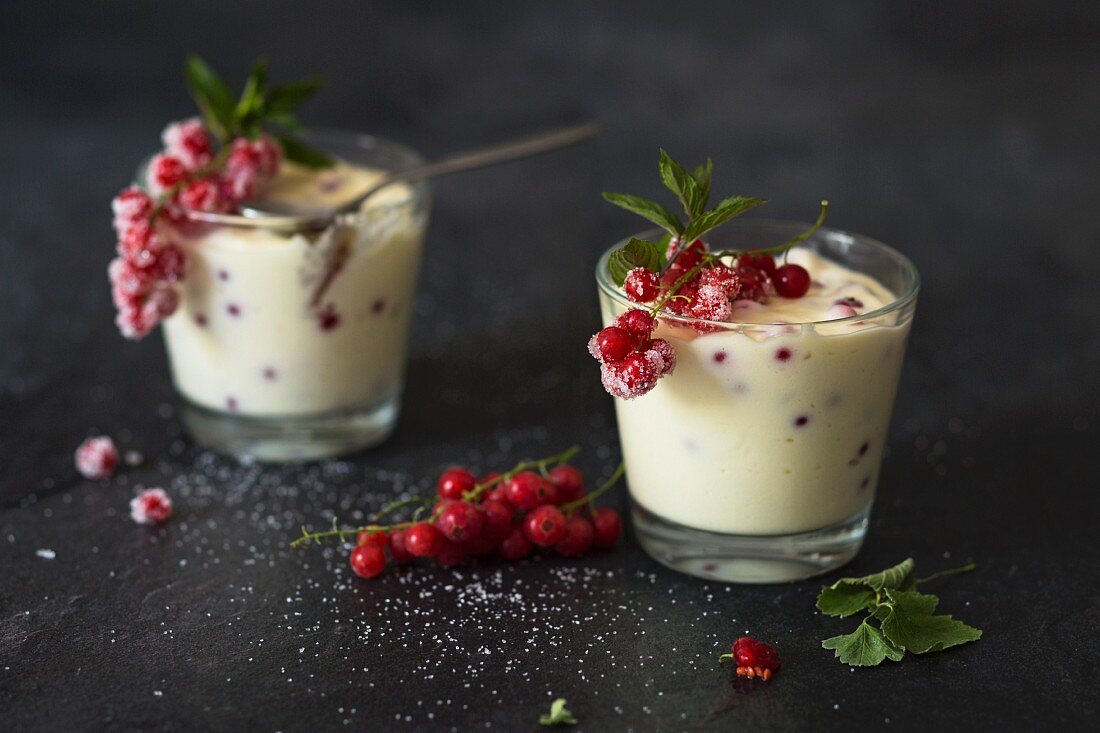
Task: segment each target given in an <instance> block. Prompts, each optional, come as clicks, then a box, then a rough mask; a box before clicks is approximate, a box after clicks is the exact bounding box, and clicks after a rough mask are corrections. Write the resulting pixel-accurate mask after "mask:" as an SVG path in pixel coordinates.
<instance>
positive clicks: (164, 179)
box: [148, 155, 187, 194]
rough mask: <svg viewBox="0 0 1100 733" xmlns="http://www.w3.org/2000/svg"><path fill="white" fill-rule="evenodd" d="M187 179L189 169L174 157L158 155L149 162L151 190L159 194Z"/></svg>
mask: <svg viewBox="0 0 1100 733" xmlns="http://www.w3.org/2000/svg"><path fill="white" fill-rule="evenodd" d="M185 178H187V167H186V166H184V164H183V163H182V162H181V161H180V159H179V158H176V157H175V156H172V155H157V156H155V157H154V158H153V159H152V160H151V161H149V173H148V179H149V188H150V189H151V190H152V191H153V192H154V193H157V194H160V193H164V192H165V191H167V190H168V189H170V188H172V186H175V185H176V184H177V183H181V182H182V181H183V180H184V179H185Z"/></svg>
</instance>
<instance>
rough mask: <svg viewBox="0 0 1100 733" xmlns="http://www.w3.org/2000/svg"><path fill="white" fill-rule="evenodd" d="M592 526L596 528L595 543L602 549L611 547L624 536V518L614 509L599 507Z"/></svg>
mask: <svg viewBox="0 0 1100 733" xmlns="http://www.w3.org/2000/svg"><path fill="white" fill-rule="evenodd" d="M592 526H593V528H594V529H595V530H596V536H595V538H594V544H595V545H596V547H599V548H600V549H607V548H608V547H611V546H612V545H614V544H615V543H616V542H618V541H619V538H620V537H622V536H623V520H622V518H621V517H619V513H618V512H617V511H615V510H614V509H609V508H607V507H602V508H600V509H597V510H596V515H595V516H594V517H592Z"/></svg>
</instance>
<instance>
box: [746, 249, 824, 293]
mask: <svg viewBox="0 0 1100 733" xmlns="http://www.w3.org/2000/svg"><path fill="white" fill-rule="evenodd" d="M737 273H738V274H739V275H740V276H741V288H742V292H741V297H742V298H747V299H749V300H755V301H756V302H758V303H763V302H764V301H765V300H767V299H768V298H769V297H771V296H772V295H779V296H781V297H783V298H801V297H802V296H803V295H805V294H806V292H807V291H808V290H809V289H810V273H808V272H807V271H806V268H805V267H803V266H802V265H795V264H787V265H781V266H778V267H777V266H776V264H775V258H773V257H772V256H771V255H769V254H752V253H750V254H745V255H741V256H740V257H738V258H737Z"/></svg>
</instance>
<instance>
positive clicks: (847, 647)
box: [821, 620, 905, 667]
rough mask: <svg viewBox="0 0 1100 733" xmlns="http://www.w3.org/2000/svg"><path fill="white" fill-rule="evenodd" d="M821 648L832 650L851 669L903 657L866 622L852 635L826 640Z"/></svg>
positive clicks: (880, 633) (899, 659) (902, 653)
mask: <svg viewBox="0 0 1100 733" xmlns="http://www.w3.org/2000/svg"><path fill="white" fill-rule="evenodd" d="M821 646H823V647H825V648H826V649H832V650H834V651H835V652H836V657H837V658H838V659H840V661H841V662H843V663H844V664H850V665H852V666H853V667H873V666H875V665H876V664H881V663H882V661H883V660H884V659H890V660H891V661H894V662H899V661H901V658H902V657H903V656H904V655H905V652H904V651H902V650H901V649H898V648H897V647H896V646H894V645H893V644H891V643H890V642H889V641H887V639H886V637H884V636H883V635H882V632H881V631H879V630H878V629H876V628H875V627H874V626H871V625H870V624H869V623H867V621H866V620H864V621H863V623H861V624H860V625H859V628H857V629H856V630H855V631H853V632H852V633H850V634H844V635H843V636H834V637H832V638H830V639H826V640H825V641H823V642H821Z"/></svg>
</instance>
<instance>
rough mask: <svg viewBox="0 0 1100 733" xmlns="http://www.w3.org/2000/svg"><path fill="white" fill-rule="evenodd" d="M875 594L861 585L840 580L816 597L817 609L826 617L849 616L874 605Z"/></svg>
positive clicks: (847, 580) (848, 580) (823, 589)
mask: <svg viewBox="0 0 1100 733" xmlns="http://www.w3.org/2000/svg"><path fill="white" fill-rule="evenodd" d="M875 598H876V595H875V592H874V591H873V590H871V589H870V588H869V587H867V586H866V585H864V584H862V583H853V582H851V580H850V579H842V580H838V581H837V582H835V583H833V584H832V585H830V586H829V587H828V588H822V589H821V593H820V594H819V595H818V597H817V607H818V608H819V609H820V610H821V612H822V613H824V614H826V615H827V616H838V617H841V618H843V617H844V616H851V615H852V614H855V613H859V612H860V611H863V610H865V609H868V608H870V607H871V606H872V605H874V603H875Z"/></svg>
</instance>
